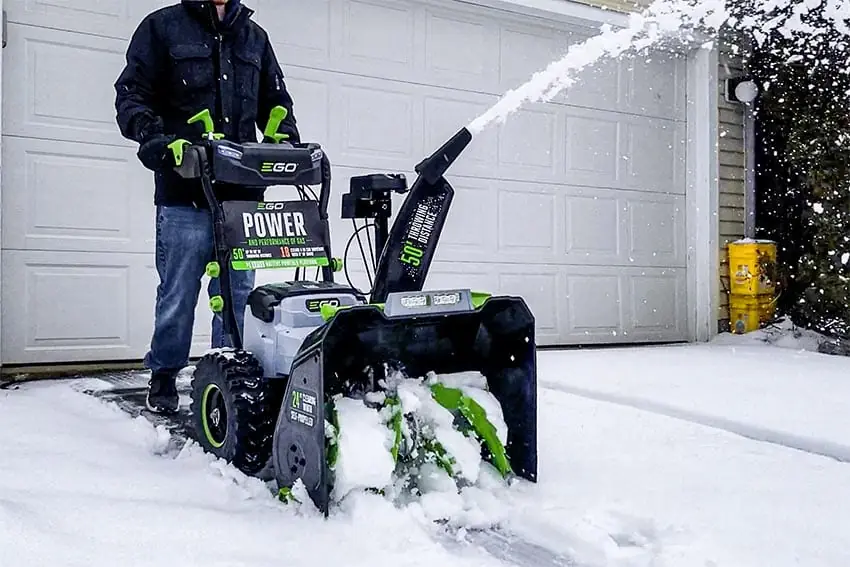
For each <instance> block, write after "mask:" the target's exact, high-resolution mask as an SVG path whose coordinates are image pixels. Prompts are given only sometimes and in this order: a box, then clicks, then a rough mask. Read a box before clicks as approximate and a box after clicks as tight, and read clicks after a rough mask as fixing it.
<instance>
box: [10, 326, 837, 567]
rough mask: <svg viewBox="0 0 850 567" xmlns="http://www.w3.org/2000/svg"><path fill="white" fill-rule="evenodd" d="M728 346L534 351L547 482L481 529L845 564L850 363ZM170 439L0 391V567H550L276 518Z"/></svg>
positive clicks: (369, 529) (352, 519) (385, 516)
mask: <svg viewBox="0 0 850 567" xmlns="http://www.w3.org/2000/svg"><path fill="white" fill-rule="evenodd" d="M733 342H734V343H736V344H733V345H729V344H714V345H700V346H682V347H663V348H639V349H616V350H583V351H571V352H541V353H540V356H539V369H540V376H539V379H540V399H539V403H540V408H539V410H540V417H539V452H540V479H541V480H540V483H539V484H538V485H536V486H531V485H519V486H516V487H514V488H513V489H511V490H510V491H509V492H508V493H506V494H502V495H500V497H499V499H498V501H497V502H489V503H488V502H486V501H483V502H482V506H481V509H480V510H479V512H480V518H481V519H485V520H488V519H493V520H501V523H502V525H503V526H504V529H505V530H507V531H509V532H511V533H513V534H516V535H517V537H519V538H521V539H522V540H523V541H525V542H527V543H529V542H530V543H536V544H539V545H542V546H545V547H546V548H548V549H549V550H551V551H553V552H565V553H567V554H568V555H569V556H570V557H572V558H573V560H574V562H575V563H576V564H578V565H587V566H594V567H595V566H600V567H602V566H616V567H626V566H627V567H649V566H653V567H679V566H681V567H727V566H734V567H749V566H752V567H762V566H768V565H769V566H770V567H785V566H792V565H803V566H806V567H820V566H835V567H844V566H847V565H850V530H848V528H847V526H848V525H850V506H849V505H848V503H850V463H845V462H842V460H846V458H847V457H848V456H850V423H848V419H847V415H848V409H850V359H847V358H839V357H827V356H823V355H818V354H813V353H804V352H799V351H797V350H792V349H780V348H775V347H769V346H738V345H737V343H743V342H744V341H739V340H737V339H735V341H733ZM168 441H169V440H168V435H167V433H165V432H164V431H157V429H155V428H154V427H153V426H152V425H151V424H150V423H149V422H147V421H146V420H144V419H143V418H137V419H133V418H131V417H129V416H128V415H127V414H125V413H123V412H122V411H121V410H119V409H117V408H115V407H114V406H111V405H107V404H105V403H103V402H101V401H99V400H97V399H95V398H93V397H90V396H86V395H83V394H81V393H79V392H77V391H76V390H75V389H74V387H73V386H72V384H70V383H38V384H28V385H25V386H22V387H20V388H19V389H16V390H5V391H0V565H2V566H3V567H24V566H26V567H30V566H34V565H45V566H47V565H49V566H51V567H58V566H77V565H79V566H86V567H100V566H101V565H103V566H107V565H108V566H109V567H113V566H121V567H126V566H131V565H140V566H141V565H162V566H165V565H168V566H170V565H174V566H181V567H189V566H195V565H198V566H201V565H203V566H205V567H209V566H218V565H220V566H222V567H223V566H229V567H230V566H251V567H255V566H256V567H260V566H263V567H265V566H271V565H293V564H306V563H307V562H310V563H311V564H318V565H321V566H324V565H327V566H338V565H346V566H348V565H364V566H366V565H368V566H369V567H379V566H384V565H388V566H389V565H393V566H399V565H411V566H413V565H415V566H419V565H422V566H425V565H427V566H429V567H432V566H433V565H435V564H442V565H447V566H458V567H461V566H465V565H482V566H490V565H493V566H495V565H504V564H509V563H510V562H512V561H513V562H517V561H519V562H523V563H524V564H525V565H536V566H540V567H544V566H545V565H546V563H542V562H541V560H540V558H539V557H537V558H535V557H527V558H526V559H527V560H525V561H523V558H522V557H516V556H514V557H511V558H510V560H506V561H500V560H499V559H497V557H495V556H494V555H493V554H492V553H491V554H488V553H486V552H485V551H484V550H482V549H478V548H477V547H476V546H475V545H474V544H471V545H453V544H452V543H451V542H448V541H446V540H445V539H444V538H442V539H441V538H438V537H437V536H436V529H435V528H434V527H433V526H431V525H430V524H429V523H427V522H425V521H424V519H423V518H422V515H421V513H420V511H418V510H417V509H415V508H408V509H403V510H399V509H394V508H393V507H392V506H390V505H389V504H386V503H385V502H383V501H382V500H381V499H380V498H379V497H377V496H366V495H363V496H358V497H356V498H354V499H352V500H350V501H348V502H347V503H346V506H345V507H344V508H343V509H341V510H337V511H335V512H334V514H333V516H332V518H331V519H330V520H328V521H324V520H322V519H320V518H317V517H315V516H314V515H313V514H311V511H310V510H309V509H306V508H305V509H303V510H301V511H299V510H294V509H292V508H284V507H283V506H282V505H279V504H278V503H277V501H276V500H274V499H273V498H272V497H271V495H270V493H269V491H268V490H267V488H266V486H265V485H264V484H262V483H261V482H259V481H256V480H253V479H247V478H244V477H242V476H241V475H240V474H239V473H237V472H235V471H234V470H233V469H231V468H230V467H227V466H223V465H222V464H220V463H217V462H214V461H212V460H211V459H210V458H209V457H208V456H207V455H204V454H202V453H200V452H199V451H198V449H197V447H196V446H193V445H189V446H188V447H187V448H185V449H184V450H183V451H182V452H181V453H179V454H178V455H174V454H172V453H171V452H169V451H168V447H169V443H168ZM786 445H787V446H786ZM791 447H794V448H791ZM461 535H463V534H461ZM514 555H516V554H514Z"/></svg>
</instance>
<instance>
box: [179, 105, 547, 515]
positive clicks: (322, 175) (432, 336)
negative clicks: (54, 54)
mask: <svg viewBox="0 0 850 567" xmlns="http://www.w3.org/2000/svg"><path fill="white" fill-rule="evenodd" d="M285 115H286V110H285V109H283V108H281V107H278V108H275V109H274V110H273V111H272V114H271V116H270V118H269V123H268V125H267V127H266V130H265V137H264V140H263V142H262V143H245V144H237V143H233V142H230V141H228V140H225V139H223V137H222V136H221V135H219V134H216V133H214V131H213V129H214V126H213V122H212V120H211V118H210V114H209V112H208V111H203V112H201V113H199V114H198V115H196V116H195V117H193V118H191V119H190V121H189V122H190V123H194V122H201V123H203V125H204V134H203V135H202V136H200V137H199V140H198V141H195V142H194V143H190V142H189V141H187V140H179V141H177V142H175V143H174V144H172V146H171V149H172V151H173V152H174V156H175V161H176V163H177V167H176V171H177V172H178V173H179V174H180V175H181V176H183V177H186V178H194V179H199V180H200V182H201V184H202V186H203V190H204V194H205V196H206V198H207V200H208V203H209V206H210V208H211V210H212V217H213V223H214V238H215V255H216V257H215V258H214V259H213V260H212V261H211V262H210V264H209V265H208V267H207V275H208V276H209V277H211V278H219V279H220V284H221V286H220V289H221V295H220V296H217V297H212V298H210V308H211V309H212V311H213V312H214V313H215V314H216V315H217V316H219V317H221V318H222V322H223V326H224V329H225V332H226V333H227V335H228V336H229V337H230V341H231V343H230V344H231V345H232V348H228V349H217V350H210V351H209V352H207V353H206V354H205V355H204V356H203V357H202V358H201V359H200V360H199V361H198V362H197V364H196V366H195V371H194V375H193V379H192V394H191V395H192V400H191V412H192V415H193V417H192V419H193V427H194V430H195V436H196V438H197V440H198V442H199V443H200V445H201V446H202V447H203V448H204V449H205V450H206V451H208V452H210V453H212V454H214V455H216V456H218V457H220V458H222V459H224V460H226V461H228V462H230V463H232V464H233V465H234V466H236V467H237V468H238V469H240V470H241V471H243V472H244V473H246V474H249V475H259V474H260V473H261V471H263V470H266V471H268V470H271V471H273V476H274V480H275V482H276V484H277V487H278V489H279V491H280V494H281V495H282V496H287V495H289V494H290V491H291V490H292V488H293V486H295V485H296V483H299V482H300V483H301V484H302V485H303V487H304V488H305V489H306V492H307V493H308V494H309V497H310V499H311V500H312V501H313V503H314V504H315V506H316V507H317V508H318V509H319V510H320V511H322V512H323V513H324V514H325V515H327V514H328V509H329V504H330V500H331V495H332V491H333V488H334V480H335V475H334V470H335V466H336V464H337V463H336V460H337V459H338V458H339V457H340V454H339V451H340V446H339V439H340V433H345V432H344V431H343V432H340V430H339V427H340V422H339V419H338V417H339V416H338V412H337V409H338V405H339V401H340V400H341V399H342V398H349V399H357V400H364V403H369V404H371V405H372V406H373V407H376V408H377V410H378V411H380V412H381V414H380V415H382V416H383V417H382V419H384V420H385V423H386V427H387V431H388V432H389V435H388V439H389V440H388V442H387V443H386V444H385V446H384V449H386V451H387V452H389V454H390V455H391V458H392V463H393V464H394V465H398V466H401V464H402V463H403V462H408V463H410V462H421V460H422V459H423V458H431V459H432V460H433V461H435V462H437V464H439V465H440V467H441V468H442V469H444V470H445V471H447V472H448V473H449V474H451V475H453V476H457V475H458V474H459V473H458V469H459V468H460V464H459V459H458V455H452V449H451V447H449V446H447V445H445V444H442V445H441V443H440V442H439V439H435V438H434V436H433V435H430V436H428V435H425V434H424V433H423V435H421V436H419V437H417V438H413V433H415V432H416V431H417V430H416V428H415V427H413V426H414V425H415V418H414V416H413V415H412V414H410V413H409V412H408V413H406V411H405V410H404V409H403V406H404V403H403V401H404V400H402V399H401V398H402V396H401V394H400V392H398V391H395V390H393V388H392V386H391V385H392V383H393V376H399V375H401V376H406V377H413V378H416V377H429V376H430V377H431V378H432V379H431V380H430V381H424V382H422V384H423V385H424V386H423V387H427V388H428V391H429V395H430V396H431V399H432V400H433V401H434V402H435V403H437V404H438V405H439V407H440V408H442V409H443V410H444V411H446V412H449V413H448V415H451V416H452V419H453V425H454V426H455V428H456V429H457V430H458V431H462V432H463V435H464V437H465V438H466V439H469V440H474V441H475V442H476V443H478V444H479V445H480V457H481V458H482V459H483V462H487V463H489V464H490V465H491V466H492V467H493V469H494V470H496V471H498V473H499V474H500V475H501V476H502V477H520V478H524V479H526V480H529V481H531V482H536V479H537V448H536V444H537V439H536V421H537V401H536V345H535V323H534V317H533V315H532V313H531V311H530V310H529V308H528V307H527V305H526V303H525V302H524V301H523V299H522V298H520V297H509V296H492V295H489V294H486V293H482V292H474V291H471V290H469V289H440V290H426V289H425V288H424V283H425V280H426V276H427V274H428V270H429V267H430V265H431V261H432V259H433V256H434V252H435V250H436V247H437V242H438V239H439V237H440V234H441V231H442V229H443V225H444V223H445V220H446V218H447V215H448V212H449V207H450V205H451V202H452V198H453V195H454V190H453V188H452V186H451V185H450V183H449V182H448V181H447V180H446V179H445V177H444V174H445V172H446V170H447V169H448V168H449V167H450V166H451V164H452V163H453V162H454V161H455V160H456V159H457V157H458V156H459V155H460V153H461V152H462V151H463V150H464V149H465V148H466V146H467V145H468V144H469V142H470V141H471V140H472V136H471V134H470V132H469V131H468V130H467V129H465V128H464V129H461V130H460V131H459V132H457V133H456V134H455V135H454V136H453V137H452V138H451V139H450V140H449V141H447V142H446V143H445V144H444V145H443V146H442V147H441V148H439V149H438V150H437V151H436V152H434V154H433V155H431V156H430V157H428V158H426V159H425V160H423V161H422V162H421V163H419V164H418V165H417V166H416V168H415V171H416V173H417V178H416V180H415V182H414V183H413V185H412V186H410V187H409V188H408V185H407V180H406V178H405V176H404V175H403V174H373V175H363V176H356V177H352V178H351V179H350V191H349V193H347V194H345V195H343V199H342V217H343V218H346V219H351V220H352V223H353V224H354V227H355V230H354V234H353V235H352V236H351V238H350V239H349V241H348V247H350V246H351V244H352V242H353V239H354V238H355V237H356V238H358V239H360V234H361V232H364V231H365V232H366V233H367V236H369V240H370V242H371V240H372V235H373V236H374V250H371V248H370V252H371V253H372V255H371V258H367V257H366V256H367V254H366V253H365V252H364V251H363V250H362V246H361V254H362V260H363V262H364V265H366V269H367V272H368V265H369V263H370V262H369V260H371V263H372V265H373V267H374V277H371V274H370V285H371V289H370V290H368V291H366V292H364V291H361V290H359V289H357V288H356V287H355V286H354V285H352V283H351V279H350V277H349V275H348V265H347V263H345V262H344V261H343V260H345V259H346V258H342V259H340V258H334V256H333V255H332V251H331V240H330V228H329V223H328V203H329V200H330V191H331V167H330V162H329V159H328V156H327V155H326V153H325V151H324V150H323V148H322V147H321V146H320V145H319V144H315V143H299V144H291V143H289V142H287V141H286V140H285V139H284V138H285V136H283V135H281V134H278V133H277V130H278V127H279V124H280V122H281V121H282V120H283V118H284V117H285ZM219 182H221V183H227V184H233V185H238V186H252V187H270V186H291V187H294V188H295V190H296V191H297V194H298V198H296V199H292V200H286V201H265V200H264V201H261V202H256V201H223V202H219V201H218V199H217V197H216V193H215V184H216V183H219ZM316 185H318V186H319V193H318V195H316V192H315V190H314V189H313V187H311V186H316ZM393 193H395V194H400V195H406V197H405V199H404V202H403V204H402V205H401V208H400V210H399V212H398V215H397V216H396V218H395V220H394V222H393V224H392V227H390V226H389V220H390V218H391V217H392V195H393ZM358 219H359V220H363V221H365V222H366V223H367V224H366V225H364V226H362V227H359V228H358V227H357V224H356V221H357V220H358ZM369 221H371V222H369ZM370 230H371V233H370V232H369V231H370ZM360 242H361V244H362V240H360ZM348 247H347V249H346V254H345V255H347V252H348ZM279 268H292V269H295V278H294V279H293V280H291V281H286V282H281V283H274V284H266V285H261V286H259V287H257V288H256V289H254V290H253V291H252V292H251V294H250V296H249V300H248V305H247V307H246V311H245V323H244V328H243V332H242V333H240V332H239V329H238V327H237V324H236V317H235V312H234V309H233V306H232V302H231V295H230V293H231V287H230V270H256V269H279ZM308 268H309V269H310V270H309V271H310V272H312V270H313V269H314V268H315V270H316V271H315V276H314V277H313V278H312V279H311V278H309V277H308ZM340 272H344V273H345V276H346V279H347V280H348V282H347V283H348V285H343V284H341V283H337V282H335V275H336V274H339V273H340ZM469 372H474V373H479V374H480V375H481V376H483V377H484V380H485V381H486V384H485V389H486V391H487V392H488V393H489V395H490V396H492V398H493V399H495V400H497V402H498V406H499V407H498V408H497V410H500V411H501V415H500V416H499V418H500V419H503V421H502V422H500V423H502V425H503V426H505V427H506V431H502V432H500V431H498V429H499V428H498V427H497V425H496V424H495V423H494V422H495V416H494V415H493V411H494V409H493V408H492V406H488V405H487V404H486V403H483V402H482V403H480V402H481V399H480V398H478V399H476V397H475V396H474V395H473V394H472V393H471V392H470V390H469V389H468V388H466V389H465V388H463V387H462V385H457V384H455V385H452V384H450V383H446V382H440V381H435V380H433V377H434V376H437V375H447V374H448V375H452V374H458V373H469ZM488 411H489V412H490V414H489V415H488ZM342 426H343V427H344V424H343V425H342ZM422 431H424V430H421V428H420V431H419V432H420V433H422ZM423 448H424V449H427V450H422V449H423ZM382 450H383V449H382ZM423 455H425V457H423ZM429 455H430V457H428V456H429ZM417 459H419V461H417ZM269 465H270V466H269ZM375 489H376V490H381V487H375Z"/></svg>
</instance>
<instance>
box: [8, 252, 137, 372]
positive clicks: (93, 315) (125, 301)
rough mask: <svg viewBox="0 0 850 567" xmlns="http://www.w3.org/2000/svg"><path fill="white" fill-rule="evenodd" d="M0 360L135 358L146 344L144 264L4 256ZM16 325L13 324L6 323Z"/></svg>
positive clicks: (59, 255) (110, 258)
mask: <svg viewBox="0 0 850 567" xmlns="http://www.w3.org/2000/svg"><path fill="white" fill-rule="evenodd" d="M2 262H3V266H2V267H3V273H4V274H9V273H14V274H16V277H14V278H4V281H3V287H2V303H3V311H4V322H5V323H6V324H4V327H3V359H4V361H8V362H19V363H35V362H38V363H42V362H64V361H85V360H107V359H127V358H136V357H137V356H138V355H139V347H140V346H141V344H144V343H143V341H144V340H145V338H143V337H141V336H140V334H139V330H140V329H141V328H143V327H144V325H141V326H140V325H139V322H138V319H137V318H138V317H139V316H140V315H141V314H145V315H146V314H147V311H145V310H143V309H142V307H143V305H145V303H144V298H145V297H146V292H147V293H149V290H146V289H145V282H146V279H147V278H146V277H145V268H144V262H145V258H144V256H143V255H134V254H126V255H117V254H93V253H66V252H35V251H18V250H4V251H3V253H2ZM9 321H14V322H15V324H14V325H9V324H8V322H9Z"/></svg>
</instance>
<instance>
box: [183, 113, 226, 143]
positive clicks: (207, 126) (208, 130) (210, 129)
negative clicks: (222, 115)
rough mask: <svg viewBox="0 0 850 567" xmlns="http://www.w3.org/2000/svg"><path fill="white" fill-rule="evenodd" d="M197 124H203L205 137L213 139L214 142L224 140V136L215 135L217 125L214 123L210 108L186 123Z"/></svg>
mask: <svg viewBox="0 0 850 567" xmlns="http://www.w3.org/2000/svg"><path fill="white" fill-rule="evenodd" d="M195 122H201V123H203V125H204V135H206V136H209V137H212V139H213V140H221V139H223V138H224V134H216V133H214V130H215V124H214V123H213V119H212V114H211V113H210V110H209V109H208V108H207V109H204V110H202V111H200V112H199V113H197V114H196V115H194V116H193V117H192V118H190V119H189V120H188V121H187V122H186V123H187V124H194V123H195Z"/></svg>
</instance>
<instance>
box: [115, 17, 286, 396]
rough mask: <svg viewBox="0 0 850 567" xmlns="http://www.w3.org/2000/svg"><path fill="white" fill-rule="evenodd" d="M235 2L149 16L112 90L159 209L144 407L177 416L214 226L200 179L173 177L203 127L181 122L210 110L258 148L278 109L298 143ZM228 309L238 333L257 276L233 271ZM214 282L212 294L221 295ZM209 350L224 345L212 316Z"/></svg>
mask: <svg viewBox="0 0 850 567" xmlns="http://www.w3.org/2000/svg"><path fill="white" fill-rule="evenodd" d="M252 15H253V11H252V10H251V9H249V8H248V7H246V6H243V5H242V4H241V3H240V0H182V1H181V2H180V3H179V4H176V5H173V6H169V7H166V8H162V9H159V10H157V11H155V12H153V13H151V14H150V15H148V16H147V17H146V18H145V19H144V20H143V21H142V22H141V24H140V25H139V27H138V29H137V30H136V31H135V33H134V35H133V37H132V39H131V41H130V45H129V48H128V50H127V57H126V67H125V68H124V70H123V72H122V73H121V75H120V76H119V78H118V80H117V81H116V83H115V90H116V101H115V108H116V111H117V121H118V126H119V127H120V129H121V133H122V135H124V136H125V137H126V138H128V139H130V140H133V141H135V142H137V143H138V144H139V150H138V158H139V160H140V161H141V163H142V164H144V166H145V167H147V168H148V169H150V170H151V171H153V172H154V180H155V195H154V204H155V205H156V268H157V272H158V273H159V279H160V283H159V286H158V287H157V292H156V310H155V321H154V332H153V337H152V340H151V347H150V351H149V352H148V354H147V355H146V356H145V365H146V367H147V368H148V369H150V371H151V380H150V383H149V389H148V396H147V406H148V409H150V410H151V411H153V412H169V413H170V412H174V411H176V410H177V406H178V397H177V388H176V385H175V381H176V376H177V373H178V372H179V371H180V370H181V369H182V368H184V367H185V366H186V365H187V364H188V361H189V351H190V346H191V342H192V330H193V326H194V318H195V317H194V315H195V306H196V305H197V301H198V295H199V293H200V288H201V279H202V277H203V275H204V270H205V267H206V265H207V263H208V262H209V261H211V260H212V259H213V233H212V220H211V215H210V212H209V208H208V206H207V204H206V200H205V198H204V195H203V191H202V189H201V185H200V183H199V182H198V181H197V180H186V179H183V178H181V177H180V176H179V175H177V173H176V172H175V171H174V169H173V168H174V166H175V163H174V157H173V153H172V152H171V150H169V149H168V144H170V143H171V142H173V141H174V140H176V139H178V138H184V139H187V140H190V141H192V140H198V139H199V138H200V134H201V131H200V127H199V124H192V125H188V124H187V123H186V121H187V120H188V119H189V118H191V117H192V116H194V115H195V114H197V113H198V112H201V111H203V110H206V109H208V110H209V111H210V113H211V115H212V117H213V120H214V123H215V131H216V132H217V133H222V134H224V136H225V138H226V139H228V140H232V141H235V142H247V141H251V142H256V141H257V128H259V129H260V130H262V129H263V128H264V127H265V122H266V121H267V120H268V117H269V114H270V112H271V109H272V108H273V107H275V106H278V105H280V106H283V107H285V108H286V109H287V111H288V114H287V118H286V119H285V120H284V122H283V123H282V125H281V128H280V129H279V131H280V132H282V133H284V134H288V135H289V138H288V141H289V142H292V143H298V142H299V141H300V139H299V134H298V129H297V127H296V122H295V118H294V114H293V110H292V99H291V97H290V95H289V93H288V91H287V88H286V85H285V83H284V77H283V73H282V72H281V70H280V66H279V65H278V62H277V58H276V57H275V53H274V50H273V49H272V45H271V42H270V41H269V38H268V35H267V34H266V32H265V30H263V29H262V28H261V27H260V26H259V25H257V24H256V23H255V22H254V21H252V20H251V16H252ZM215 190H216V193H217V195H218V197H219V199H221V200H222V201H224V200H232V199H240V200H261V199H262V198H263V190H262V189H257V188H247V187H233V186H225V185H221V184H219V185H217V186H216V188H215ZM231 273H232V278H233V280H232V281H233V292H234V297H233V304H234V307H235V309H236V314H237V319H238V323H239V327H240V329H241V327H242V324H243V312H244V309H245V304H246V303H247V296H248V293H249V292H250V291H251V289H252V288H253V285H254V275H253V272H234V271H232V270H231ZM217 283H218V281H217V279H215V280H212V281H211V285H210V288H209V293H210V295H211V296H212V295H217V294H218V285H217ZM211 346H212V348H220V347H223V346H229V345H228V344H226V343H225V337H224V336H223V330H222V323H221V320H220V318H219V317H213V323H212V345H211Z"/></svg>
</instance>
